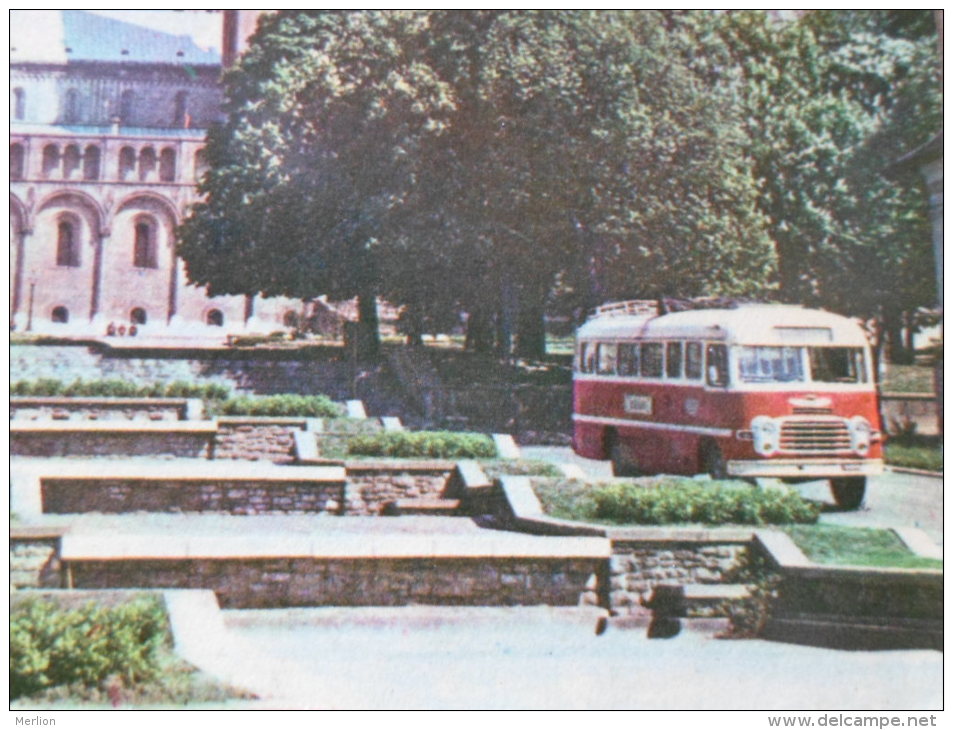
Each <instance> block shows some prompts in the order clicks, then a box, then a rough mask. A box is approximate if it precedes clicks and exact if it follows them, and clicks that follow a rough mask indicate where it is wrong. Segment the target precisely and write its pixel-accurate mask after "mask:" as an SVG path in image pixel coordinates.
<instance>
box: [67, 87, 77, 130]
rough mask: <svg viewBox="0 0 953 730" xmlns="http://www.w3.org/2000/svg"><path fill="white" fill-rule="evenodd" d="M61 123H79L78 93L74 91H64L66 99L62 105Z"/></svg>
mask: <svg viewBox="0 0 953 730" xmlns="http://www.w3.org/2000/svg"><path fill="white" fill-rule="evenodd" d="M63 121H64V122H66V123H67V124H75V123H76V122H78V121H79V92H78V91H77V90H76V89H67V90H66V99H65V102H64V103H63Z"/></svg>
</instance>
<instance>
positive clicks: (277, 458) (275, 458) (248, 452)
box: [214, 422, 304, 464]
mask: <svg viewBox="0 0 953 730" xmlns="http://www.w3.org/2000/svg"><path fill="white" fill-rule="evenodd" d="M303 427H304V422H302V423H301V425H300V426H295V425H293V424H278V423H219V424H218V433H217V434H216V436H215V451H214V458H216V459H245V460H248V461H259V460H262V461H272V462H274V463H276V464H290V463H291V462H293V461H294V456H293V455H292V449H293V447H294V436H293V435H292V434H293V433H294V432H295V431H300V430H302V429H303Z"/></svg>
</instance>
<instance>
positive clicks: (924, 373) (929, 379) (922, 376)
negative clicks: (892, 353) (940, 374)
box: [880, 363, 933, 393]
mask: <svg viewBox="0 0 953 730" xmlns="http://www.w3.org/2000/svg"><path fill="white" fill-rule="evenodd" d="M880 389H881V391H882V392H884V393H932V392H933V368H932V367H929V366H927V365H894V364H893V363H888V364H887V371H886V373H884V377H883V380H882V381H881V383H880Z"/></svg>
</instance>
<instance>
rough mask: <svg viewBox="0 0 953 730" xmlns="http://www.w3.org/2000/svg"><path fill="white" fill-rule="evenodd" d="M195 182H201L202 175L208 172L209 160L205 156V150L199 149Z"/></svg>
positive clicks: (195, 161)
mask: <svg viewBox="0 0 953 730" xmlns="http://www.w3.org/2000/svg"><path fill="white" fill-rule="evenodd" d="M194 166H195V182H201V180H202V175H204V174H205V173H206V172H207V171H208V159H207V158H206V156H205V148H204V147H202V148H201V149H197V150H196V151H195V158H194Z"/></svg>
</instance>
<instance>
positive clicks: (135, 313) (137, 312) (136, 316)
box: [129, 307, 148, 324]
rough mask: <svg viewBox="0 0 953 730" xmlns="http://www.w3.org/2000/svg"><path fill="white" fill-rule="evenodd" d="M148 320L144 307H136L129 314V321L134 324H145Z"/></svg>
mask: <svg viewBox="0 0 953 730" xmlns="http://www.w3.org/2000/svg"><path fill="white" fill-rule="evenodd" d="M147 319H148V318H147V317H146V310H145V309H143V308H142V307H136V308H135V309H133V310H132V311H131V312H130V313H129V321H130V322H131V323H132V324H145V323H146V320H147Z"/></svg>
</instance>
